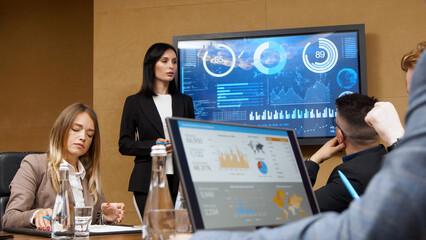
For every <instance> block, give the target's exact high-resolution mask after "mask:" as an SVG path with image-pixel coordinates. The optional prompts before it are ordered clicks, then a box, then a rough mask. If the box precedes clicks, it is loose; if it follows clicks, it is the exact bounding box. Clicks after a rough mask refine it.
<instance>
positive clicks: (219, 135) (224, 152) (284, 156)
mask: <svg viewBox="0 0 426 240" xmlns="http://www.w3.org/2000/svg"><path fill="white" fill-rule="evenodd" d="M166 122H167V126H168V129H169V133H170V136H171V142H172V146H173V153H174V156H175V161H176V162H177V166H178V169H177V171H178V172H179V175H180V177H181V183H182V186H183V191H184V196H185V199H186V200H187V203H188V206H189V207H188V208H189V213H190V216H191V221H192V224H193V227H194V229H195V230H200V229H227V230H234V229H238V230H253V229H256V228H259V227H271V226H278V225H283V224H286V223H289V222H293V221H296V220H299V219H302V218H304V217H307V216H311V215H314V214H316V213H318V212H319V210H318V206H317V203H316V199H315V196H314V194H313V191H312V186H311V183H310V180H309V178H308V175H307V172H306V168H305V165H304V162H303V159H302V156H301V152H300V148H299V145H298V142H297V139H296V135H295V134H294V131H293V130H289V129H282V128H270V127H259V126H248V125H242V124H231V123H224V122H212V121H202V120H195V119H184V118H168V119H166Z"/></svg>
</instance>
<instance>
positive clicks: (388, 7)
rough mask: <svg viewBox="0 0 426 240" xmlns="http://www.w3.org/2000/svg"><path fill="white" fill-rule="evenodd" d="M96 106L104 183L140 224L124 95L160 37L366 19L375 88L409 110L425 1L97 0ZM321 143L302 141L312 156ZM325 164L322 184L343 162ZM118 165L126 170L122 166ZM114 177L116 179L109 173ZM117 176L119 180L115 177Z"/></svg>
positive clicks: (371, 79) (371, 84)
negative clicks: (411, 65) (405, 63)
mask: <svg viewBox="0 0 426 240" xmlns="http://www.w3.org/2000/svg"><path fill="white" fill-rule="evenodd" d="M94 3H95V5H94V9H95V13H94V25H95V26H94V105H95V108H96V111H97V112H98V114H99V116H100V121H101V127H102V133H103V135H102V146H103V150H102V156H103V158H102V159H103V160H102V161H103V164H102V171H103V173H102V174H103V182H104V189H105V194H106V196H107V197H108V199H109V200H110V201H125V203H126V205H127V208H126V211H127V217H126V220H125V223H128V224H138V223H139V221H138V218H137V216H136V214H135V211H134V208H133V202H132V201H131V196H132V194H131V193H129V192H127V184H128V182H127V181H128V179H129V174H130V171H131V169H132V168H133V158H132V157H124V156H121V155H120V153H119V152H118V134H119V126H120V120H121V112H122V108H123V104H124V100H125V98H126V97H127V96H128V95H131V94H134V93H136V92H137V91H138V89H139V88H140V86H141V79H142V67H141V65H142V61H143V56H144V54H145V51H146V50H147V48H148V47H149V46H150V45H151V44H153V43H155V42H168V43H171V42H172V37H173V36H174V35H187V34H204V33H217V32H234V31H251V30H266V29H280V28H294V27H311V26H324V25H341V24H357V23H365V24H366V41H367V43H366V45H367V75H368V88H369V94H370V95H374V96H376V97H378V98H380V99H382V100H386V101H391V102H393V103H394V104H395V105H396V107H397V109H398V110H399V112H400V116H401V117H403V116H404V112H405V110H406V102H407V93H406V90H405V83H404V74H403V73H402V72H401V70H400V67H399V61H400V58H401V56H402V54H403V53H405V52H407V51H408V50H410V49H411V48H413V47H414V46H415V44H416V43H418V42H420V41H422V40H425V39H426V32H425V31H424V30H423V29H424V23H425V22H426V21H425V20H426V14H425V10H424V9H423V6H422V3H421V2H420V1H419V2H410V3H407V2H401V1H388V0H378V1H368V0H359V1H341V0H329V1H316V0H306V1H283V0H235V1H233V0H228V1H226V0H224V1H214V0H210V1H209V0H203V1H196V0H176V1H165V0H160V1H148V0H128V1H124V2H123V1H113V0H95V2H94ZM318 148H319V146H305V147H302V152H303V155H304V156H305V157H309V156H311V155H312V154H313V153H314V152H315V151H316V150H317V149H318ZM341 155H342V154H339V156H336V157H334V158H332V159H331V160H329V161H328V162H326V163H324V164H322V166H321V171H320V174H319V179H318V181H317V184H316V186H315V188H318V187H319V186H322V185H323V184H324V183H325V182H326V180H327V177H328V174H329V173H330V171H331V170H332V169H333V168H334V166H335V165H337V164H339V163H340V157H341ZM117 169H119V170H117ZM110 176H114V178H112V177H110ZM114 179H120V180H119V181H116V180H114Z"/></svg>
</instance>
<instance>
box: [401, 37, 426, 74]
mask: <svg viewBox="0 0 426 240" xmlns="http://www.w3.org/2000/svg"><path fill="white" fill-rule="evenodd" d="M425 48H426V41H423V42H420V43H419V44H417V46H416V47H415V48H414V49H413V50H411V51H410V52H409V53H407V54H405V55H404V56H403V57H402V59H401V68H402V70H403V71H404V72H406V71H408V69H410V68H414V67H415V66H416V63H417V61H418V60H419V58H420V55H422V52H423V50H425Z"/></svg>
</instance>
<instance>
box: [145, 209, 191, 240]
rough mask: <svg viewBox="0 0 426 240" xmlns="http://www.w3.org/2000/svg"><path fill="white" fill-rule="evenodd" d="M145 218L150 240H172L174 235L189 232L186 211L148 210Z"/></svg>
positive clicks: (189, 227)
mask: <svg viewBox="0 0 426 240" xmlns="http://www.w3.org/2000/svg"><path fill="white" fill-rule="evenodd" d="M147 218H148V219H147V225H148V233H149V236H150V239H152V240H168V239H172V238H173V237H174V236H175V235H176V233H185V232H189V231H190V230H191V223H190V221H189V216H188V211H187V210H183V209H176V210H175V209H156V210H149V211H148V213H147Z"/></svg>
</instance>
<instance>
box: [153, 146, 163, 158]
mask: <svg viewBox="0 0 426 240" xmlns="http://www.w3.org/2000/svg"><path fill="white" fill-rule="evenodd" d="M153 156H164V157H165V156H167V151H166V146H164V145H154V146H152V147H151V157H153Z"/></svg>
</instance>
